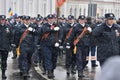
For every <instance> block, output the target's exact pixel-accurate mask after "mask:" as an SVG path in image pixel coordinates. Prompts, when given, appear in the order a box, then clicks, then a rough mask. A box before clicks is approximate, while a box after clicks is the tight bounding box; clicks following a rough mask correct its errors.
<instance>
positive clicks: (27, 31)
mask: <svg viewBox="0 0 120 80" xmlns="http://www.w3.org/2000/svg"><path fill="white" fill-rule="evenodd" d="M28 33H29V30H28V29H26V30H25V31H24V33H23V34H22V36H21V38H20V42H19V45H18V48H17V49H16V52H17V55H20V44H21V43H22V40H23V39H24V38H25V37H26V35H27V34H28Z"/></svg>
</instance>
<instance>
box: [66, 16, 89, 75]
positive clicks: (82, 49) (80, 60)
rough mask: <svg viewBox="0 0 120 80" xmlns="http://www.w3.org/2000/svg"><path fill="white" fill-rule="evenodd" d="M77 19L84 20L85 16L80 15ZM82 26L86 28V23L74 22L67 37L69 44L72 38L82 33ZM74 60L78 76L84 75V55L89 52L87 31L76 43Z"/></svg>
mask: <svg viewBox="0 0 120 80" xmlns="http://www.w3.org/2000/svg"><path fill="white" fill-rule="evenodd" d="M78 19H79V20H85V16H84V15H81V16H79V18H78ZM84 27H86V28H88V25H87V24H85V23H83V24H80V23H78V24H76V26H75V27H74V28H73V31H72V33H71V36H70V38H69V39H68V40H69V42H70V45H71V44H73V42H74V40H75V39H76V38H77V37H78V36H79V35H80V34H81V33H82V31H83V29H84ZM76 49H77V50H76V59H77V60H76V62H77V70H78V77H84V75H83V69H84V68H85V66H86V56H87V55H88V54H89V33H86V34H85V35H84V36H83V37H82V38H81V39H80V40H79V42H78V43H77V44H76Z"/></svg>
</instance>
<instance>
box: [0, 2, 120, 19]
mask: <svg viewBox="0 0 120 80" xmlns="http://www.w3.org/2000/svg"><path fill="white" fill-rule="evenodd" d="M90 4H95V5H96V6H94V8H93V9H92V12H94V14H95V15H94V16H93V17H101V16H103V15H104V14H105V13H107V12H113V13H114V14H115V15H116V18H119V17H120V0H66V2H65V3H64V5H63V6H62V7H61V8H60V15H65V17H67V16H68V15H69V14H72V15H74V16H75V17H76V18H77V17H78V16H79V15H85V16H88V14H89V13H91V12H90V11H89V10H90V9H91V8H90V6H89V5H90ZM9 8H11V10H12V11H13V14H15V13H16V14H18V15H30V16H32V17H35V16H37V14H40V15H42V16H46V15H48V14H49V13H56V0H0V14H5V15H6V16H7V17H9V12H8V9H9ZM92 14H93V13H92Z"/></svg>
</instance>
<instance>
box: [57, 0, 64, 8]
mask: <svg viewBox="0 0 120 80" xmlns="http://www.w3.org/2000/svg"><path fill="white" fill-rule="evenodd" d="M65 1H66V0H57V1H56V2H57V6H58V7H61V6H62V5H63V4H64V3H65Z"/></svg>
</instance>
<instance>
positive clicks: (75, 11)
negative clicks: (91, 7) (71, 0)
mask: <svg viewBox="0 0 120 80" xmlns="http://www.w3.org/2000/svg"><path fill="white" fill-rule="evenodd" d="M76 15H77V9H76V8H75V10H74V16H75V18H76Z"/></svg>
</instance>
